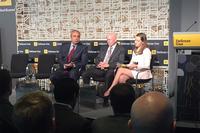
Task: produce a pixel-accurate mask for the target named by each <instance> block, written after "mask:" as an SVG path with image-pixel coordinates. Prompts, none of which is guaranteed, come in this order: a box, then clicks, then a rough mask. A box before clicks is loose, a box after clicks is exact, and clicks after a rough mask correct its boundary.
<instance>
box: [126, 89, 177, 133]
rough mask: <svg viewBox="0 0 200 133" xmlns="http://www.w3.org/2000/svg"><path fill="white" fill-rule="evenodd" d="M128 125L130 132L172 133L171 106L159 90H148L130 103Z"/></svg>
mask: <svg viewBox="0 0 200 133" xmlns="http://www.w3.org/2000/svg"><path fill="white" fill-rule="evenodd" d="M129 127H130V128H131V130H132V133H172V132H173V129H174V121H173V108H172V104H171V103H170V101H169V99H168V98H167V97H166V96H165V95H164V94H162V93H160V92H149V93H146V94H144V95H143V96H141V97H139V98H138V99H137V100H136V101H135V102H134V103H133V105H132V109H131V120H130V121H129Z"/></svg>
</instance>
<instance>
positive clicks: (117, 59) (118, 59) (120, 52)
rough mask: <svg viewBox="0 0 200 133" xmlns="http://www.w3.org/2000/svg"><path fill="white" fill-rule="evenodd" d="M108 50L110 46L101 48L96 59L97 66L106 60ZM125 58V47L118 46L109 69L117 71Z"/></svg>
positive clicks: (111, 58) (110, 61)
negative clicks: (118, 64)
mask: <svg viewBox="0 0 200 133" xmlns="http://www.w3.org/2000/svg"><path fill="white" fill-rule="evenodd" d="M107 49H108V45H107V46H105V47H101V49H100V52H99V54H98V56H97V57H96V59H95V64H96V65H98V64H99V62H100V61H103V60H104V58H105V56H106V52H107ZM124 57H125V50H124V47H123V46H121V45H118V44H117V45H116V47H115V49H114V51H113V53H112V55H111V57H110V60H109V62H108V64H109V68H108V69H115V68H116V64H117V63H120V64H121V63H124Z"/></svg>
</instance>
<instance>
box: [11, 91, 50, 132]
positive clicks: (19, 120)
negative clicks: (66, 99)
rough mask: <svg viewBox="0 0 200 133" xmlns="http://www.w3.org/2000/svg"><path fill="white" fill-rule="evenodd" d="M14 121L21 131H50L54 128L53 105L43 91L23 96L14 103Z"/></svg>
mask: <svg viewBox="0 0 200 133" xmlns="http://www.w3.org/2000/svg"><path fill="white" fill-rule="evenodd" d="M13 121H14V124H15V126H16V127H17V129H18V131H19V132H20V133H49V132H51V131H52V130H53V105H52V102H51V100H50V99H49V97H48V96H47V95H45V94H43V93H42V92H39V91H37V92H32V93H28V94H26V95H24V96H22V97H21V98H20V99H18V101H17V102H16V104H15V105H14V112H13Z"/></svg>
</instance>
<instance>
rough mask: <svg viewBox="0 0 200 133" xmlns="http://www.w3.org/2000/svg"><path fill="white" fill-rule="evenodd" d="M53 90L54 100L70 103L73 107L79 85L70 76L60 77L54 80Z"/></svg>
mask: <svg viewBox="0 0 200 133" xmlns="http://www.w3.org/2000/svg"><path fill="white" fill-rule="evenodd" d="M53 92H54V97H55V100H56V102H60V103H65V104H70V105H71V106H72V108H74V106H75V103H76V99H77V96H78V94H79V85H78V84H77V82H76V81H75V80H73V79H71V78H67V77H60V78H59V79H57V80H56V81H55V82H54V90H53Z"/></svg>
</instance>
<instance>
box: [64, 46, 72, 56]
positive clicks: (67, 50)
mask: <svg viewBox="0 0 200 133" xmlns="http://www.w3.org/2000/svg"><path fill="white" fill-rule="evenodd" d="M70 46H71V44H66V47H65V55H66V56H67V55H68V54H69V49H70Z"/></svg>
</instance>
